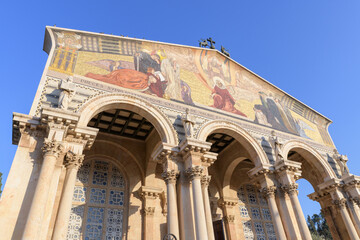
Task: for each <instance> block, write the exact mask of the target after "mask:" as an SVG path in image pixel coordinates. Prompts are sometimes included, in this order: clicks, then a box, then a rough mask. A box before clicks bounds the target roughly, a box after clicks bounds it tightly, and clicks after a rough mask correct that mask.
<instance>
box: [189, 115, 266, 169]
mask: <svg viewBox="0 0 360 240" xmlns="http://www.w3.org/2000/svg"><path fill="white" fill-rule="evenodd" d="M219 130H221V133H225V134H228V135H229V136H232V137H233V138H235V140H237V141H238V142H239V143H241V145H243V146H244V147H245V148H246V149H247V150H248V152H249V154H250V156H251V158H252V159H251V160H252V161H253V163H254V165H255V166H256V167H259V166H262V165H268V164H269V159H268V158H267V156H266V153H265V152H264V150H263V149H262V147H261V146H260V144H259V143H258V142H257V141H256V140H255V139H254V138H253V137H252V136H251V135H250V134H249V133H248V132H247V131H246V130H244V129H243V128H241V127H239V126H238V125H236V124H234V123H232V122H229V121H223V120H213V121H210V122H207V123H205V124H204V125H203V126H201V127H200V129H199V130H198V132H197V134H196V138H197V139H199V140H201V141H206V138H207V136H209V135H210V134H211V133H212V132H215V131H219Z"/></svg>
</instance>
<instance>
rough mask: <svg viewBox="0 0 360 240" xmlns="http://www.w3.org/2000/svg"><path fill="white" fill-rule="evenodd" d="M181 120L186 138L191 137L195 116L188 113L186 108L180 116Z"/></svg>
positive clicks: (192, 135)
mask: <svg viewBox="0 0 360 240" xmlns="http://www.w3.org/2000/svg"><path fill="white" fill-rule="evenodd" d="M181 121H182V124H183V126H184V130H185V136H186V137H187V138H193V137H194V125H195V118H194V117H193V116H192V115H190V114H189V109H188V108H187V109H186V111H185V115H183V116H182V118H181Z"/></svg>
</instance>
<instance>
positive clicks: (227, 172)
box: [222, 157, 246, 194]
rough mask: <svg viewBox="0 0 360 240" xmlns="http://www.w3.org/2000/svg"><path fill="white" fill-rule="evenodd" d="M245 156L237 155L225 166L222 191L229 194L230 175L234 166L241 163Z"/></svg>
mask: <svg viewBox="0 0 360 240" xmlns="http://www.w3.org/2000/svg"><path fill="white" fill-rule="evenodd" d="M245 159H246V158H244V157H238V158H236V159H234V160H233V161H232V162H231V163H230V164H229V166H227V168H226V170H225V174H224V178H223V182H222V188H223V192H224V193H227V194H229V193H230V182H231V177H232V175H233V173H234V171H235V168H236V166H237V165H238V164H239V163H241V162H242V161H243V160H245Z"/></svg>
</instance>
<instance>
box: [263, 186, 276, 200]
mask: <svg viewBox="0 0 360 240" xmlns="http://www.w3.org/2000/svg"><path fill="white" fill-rule="evenodd" d="M261 193H262V194H264V196H265V198H270V197H275V193H276V187H275V186H269V187H264V188H262V189H261Z"/></svg>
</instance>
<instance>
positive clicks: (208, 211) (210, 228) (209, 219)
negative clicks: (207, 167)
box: [201, 176, 215, 240]
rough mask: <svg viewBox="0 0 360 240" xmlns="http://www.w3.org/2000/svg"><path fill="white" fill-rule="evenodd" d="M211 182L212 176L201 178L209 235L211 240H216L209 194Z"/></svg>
mask: <svg viewBox="0 0 360 240" xmlns="http://www.w3.org/2000/svg"><path fill="white" fill-rule="evenodd" d="M210 180H211V176H202V177H201V186H202V195H203V199H204V210H205V219H206V228H207V233H208V239H209V240H215V237H214V228H213V221H212V214H211V207H210V199H209V193H208V186H209V183H210Z"/></svg>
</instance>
